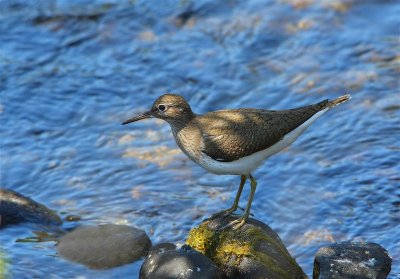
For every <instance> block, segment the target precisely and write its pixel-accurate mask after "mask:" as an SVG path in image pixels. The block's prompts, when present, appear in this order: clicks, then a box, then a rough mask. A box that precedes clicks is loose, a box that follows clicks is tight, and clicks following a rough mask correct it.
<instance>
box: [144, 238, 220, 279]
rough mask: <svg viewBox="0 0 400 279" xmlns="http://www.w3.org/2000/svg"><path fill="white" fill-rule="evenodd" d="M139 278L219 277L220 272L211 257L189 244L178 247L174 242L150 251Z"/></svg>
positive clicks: (155, 247)
mask: <svg viewBox="0 0 400 279" xmlns="http://www.w3.org/2000/svg"><path fill="white" fill-rule="evenodd" d="M139 278H140V279H174V278H181V279H202V278H210V279H213V278H214V279H217V278H220V272H219V270H218V267H217V266H216V265H215V264H214V263H213V262H212V261H211V260H210V259H208V258H207V257H205V256H204V255H203V254H201V253H199V252H197V251H195V250H193V249H192V248H190V247H189V246H187V245H185V246H182V247H181V248H180V249H178V248H176V246H175V245H174V244H172V243H161V244H157V245H155V246H154V247H153V248H152V249H151V251H150V252H149V255H148V256H147V258H146V260H145V261H144V263H143V265H142V267H141V268H140V276H139Z"/></svg>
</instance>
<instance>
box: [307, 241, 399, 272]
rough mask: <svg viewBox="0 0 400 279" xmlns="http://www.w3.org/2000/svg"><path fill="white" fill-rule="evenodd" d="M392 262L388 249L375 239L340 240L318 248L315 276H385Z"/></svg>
mask: <svg viewBox="0 0 400 279" xmlns="http://www.w3.org/2000/svg"><path fill="white" fill-rule="evenodd" d="M391 264H392V259H391V258H390V256H389V254H388V252H387V251H386V250H385V249H384V248H382V247H381V246H380V245H378V244H376V243H370V242H343V243H337V244H333V245H330V246H327V247H322V248H320V249H319V250H318V252H317V254H316V255H315V260H314V275H313V278H314V279H317V278H318V279H328V278H329V279H336V278H337V279H339V278H340V279H347V278H348V279H350V278H351V279H384V278H386V277H387V276H388V274H389V272H390V269H391Z"/></svg>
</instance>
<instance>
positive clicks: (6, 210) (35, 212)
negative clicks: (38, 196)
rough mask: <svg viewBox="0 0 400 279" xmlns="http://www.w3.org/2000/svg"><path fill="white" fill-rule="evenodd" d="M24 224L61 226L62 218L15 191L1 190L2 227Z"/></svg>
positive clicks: (0, 224)
mask: <svg viewBox="0 0 400 279" xmlns="http://www.w3.org/2000/svg"><path fill="white" fill-rule="evenodd" d="M23 222H29V223H35V224H43V225H60V224H61V223H62V221H61V219H60V217H59V216H58V215H57V214H56V213H55V212H54V211H52V210H50V209H48V208H47V207H46V206H44V205H42V204H40V203H37V202H35V201H34V200H32V199H30V198H28V197H25V196H23V195H21V194H19V193H17V192H15V191H12V190H8V189H0V227H5V226H7V225H11V224H19V223H23Z"/></svg>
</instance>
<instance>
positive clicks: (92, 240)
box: [57, 224, 151, 268]
mask: <svg viewBox="0 0 400 279" xmlns="http://www.w3.org/2000/svg"><path fill="white" fill-rule="evenodd" d="M150 247H151V241H150V239H149V237H148V236H147V234H146V233H145V232H144V231H143V230H140V229H137V228H134V227H130V226H125V225H113V224H107V225H100V226H96V227H83V228H78V229H76V230H74V231H72V232H70V233H68V234H66V235H64V236H63V237H62V238H61V239H60V241H59V243H58V245H57V250H58V252H59V253H60V255H61V256H63V257H65V258H66V259H68V260H70V261H73V262H77V263H81V264H84V265H86V266H88V267H90V268H110V267H115V266H119V265H123V264H127V263H131V262H134V261H136V260H138V259H140V258H141V257H143V256H145V255H146V254H147V252H148V250H149V249H150Z"/></svg>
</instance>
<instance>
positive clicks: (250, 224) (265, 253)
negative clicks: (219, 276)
mask: <svg viewBox="0 0 400 279" xmlns="http://www.w3.org/2000/svg"><path fill="white" fill-rule="evenodd" d="M235 218H237V217H233V216H230V217H225V218H215V219H212V220H207V221H204V222H203V223H202V224H200V226H198V227H197V228H194V229H192V230H191V231H190V233H189V236H188V239H187V241H186V242H187V244H188V245H190V246H191V247H193V248H194V249H195V250H197V251H199V252H201V253H203V254H204V255H205V256H207V257H208V258H210V259H211V260H212V261H213V262H214V263H216V264H217V266H219V267H220V269H221V270H222V272H223V273H224V276H225V277H226V278H246V279H247V278H268V279H285V278H288V279H289V278H290V279H296V278H307V277H306V275H305V274H304V272H303V270H302V269H301V268H300V266H299V265H298V264H297V263H296V261H295V260H294V259H293V258H292V257H291V256H290V254H289V252H288V251H287V249H286V247H285V246H284V245H283V243H282V241H281V239H280V238H279V236H278V235H277V234H276V233H275V232H274V231H273V230H272V229H271V228H270V227H269V226H267V225H266V224H264V223H262V222H260V221H257V220H255V219H249V220H248V221H247V223H246V224H245V225H244V226H243V227H241V228H240V229H238V230H233V229H231V228H228V229H225V230H223V231H219V230H218V229H220V228H222V227H223V226H225V225H226V224H228V222H230V221H232V220H234V219H235Z"/></svg>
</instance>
